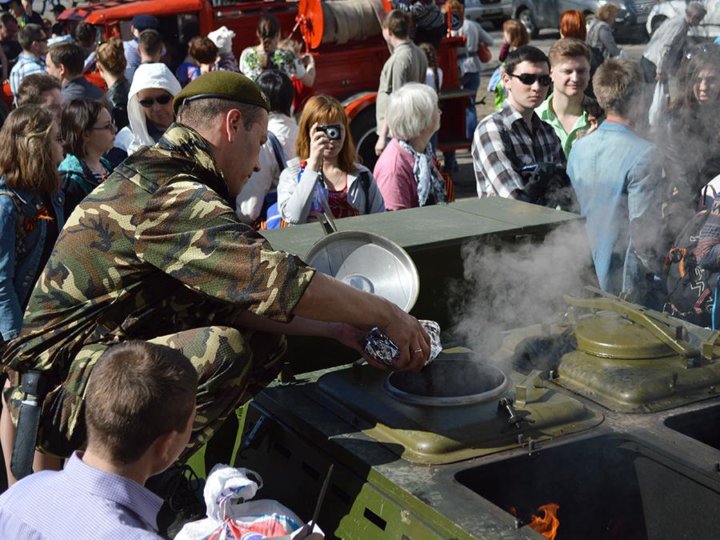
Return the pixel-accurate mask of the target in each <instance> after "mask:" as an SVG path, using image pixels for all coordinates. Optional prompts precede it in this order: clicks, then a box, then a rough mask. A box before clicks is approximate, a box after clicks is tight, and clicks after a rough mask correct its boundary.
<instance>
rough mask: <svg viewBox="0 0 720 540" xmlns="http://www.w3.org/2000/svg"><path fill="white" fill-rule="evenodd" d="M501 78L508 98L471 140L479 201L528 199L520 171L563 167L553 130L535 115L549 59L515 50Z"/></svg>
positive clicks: (543, 95)
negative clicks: (555, 166) (535, 167)
mask: <svg viewBox="0 0 720 540" xmlns="http://www.w3.org/2000/svg"><path fill="white" fill-rule="evenodd" d="M502 80H503V84H504V86H505V89H506V90H507V94H508V97H507V99H506V100H505V105H504V107H503V109H502V110H501V111H498V112H496V113H494V114H492V115H490V116H488V117H486V118H485V119H484V120H483V121H482V122H480V124H478V127H477V128H476V129H475V136H474V137H473V143H472V156H473V167H474V169H475V179H476V181H477V192H478V196H479V197H481V198H482V197H507V198H514V199H521V200H528V196H527V193H526V192H525V191H524V188H525V185H526V182H525V180H524V178H523V168H526V167H530V166H535V165H536V164H540V163H551V164H555V165H559V166H564V165H565V156H564V154H563V150H562V146H561V144H560V139H559V138H558V136H557V135H556V134H555V130H554V129H553V128H552V126H550V125H549V124H546V123H545V122H543V121H542V120H541V119H540V117H539V116H538V115H537V114H536V113H535V109H536V108H538V107H539V106H540V105H541V104H542V103H543V101H544V100H545V98H546V96H547V93H548V87H549V86H550V83H551V82H552V80H551V78H550V61H549V60H548V57H547V56H546V55H545V53H544V52H542V51H541V50H540V49H538V48H536V47H532V46H530V45H525V46H523V47H519V48H518V49H516V50H514V51H512V52H511V53H510V54H508V56H507V58H506V59H505V71H504V73H503V76H502Z"/></svg>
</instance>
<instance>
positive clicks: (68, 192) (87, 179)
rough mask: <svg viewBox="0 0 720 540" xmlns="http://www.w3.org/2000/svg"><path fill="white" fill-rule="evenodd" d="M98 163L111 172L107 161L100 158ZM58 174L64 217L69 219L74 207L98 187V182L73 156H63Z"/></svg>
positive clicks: (84, 164) (87, 168)
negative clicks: (63, 204)
mask: <svg viewBox="0 0 720 540" xmlns="http://www.w3.org/2000/svg"><path fill="white" fill-rule="evenodd" d="M100 163H101V164H102V166H103V167H104V168H105V170H106V171H108V172H110V171H112V165H110V162H109V161H108V160H107V159H105V158H104V157H101V158H100ZM58 172H59V173H60V185H61V186H62V190H63V193H65V216H67V217H70V214H72V211H73V210H75V207H76V206H77V205H78V204H80V201H82V200H83V199H84V198H85V197H86V196H87V195H88V194H89V193H90V192H91V191H92V190H93V189H95V188H96V187H98V185H99V182H98V181H97V179H96V178H95V176H94V175H93V173H92V171H91V170H90V168H89V167H88V166H87V164H86V163H85V162H84V161H83V160H82V159H80V158H79V157H77V156H75V155H73V154H65V159H63V160H62V163H60V165H58Z"/></svg>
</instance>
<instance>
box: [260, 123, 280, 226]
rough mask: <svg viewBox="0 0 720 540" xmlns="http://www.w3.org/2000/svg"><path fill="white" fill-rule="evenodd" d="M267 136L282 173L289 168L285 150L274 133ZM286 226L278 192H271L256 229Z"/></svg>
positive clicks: (268, 194) (269, 132)
mask: <svg viewBox="0 0 720 540" xmlns="http://www.w3.org/2000/svg"><path fill="white" fill-rule="evenodd" d="M267 135H268V140H269V141H270V146H272V150H273V154H274V155H275V161H277V164H278V167H279V168H280V172H282V171H284V170H285V168H286V167H287V157H286V156H285V150H283V147H282V145H281V144H280V141H279V140H278V138H277V137H276V136H275V134H274V133H273V132H271V131H268V134H267ZM286 226H287V224H283V220H282V219H281V218H280V212H279V210H278V207H277V191H271V192H269V193H267V194H266V195H265V200H264V201H263V207H262V210H261V211H260V215H259V216H258V219H257V220H256V222H255V228H256V229H259V230H262V231H266V230H269V229H270V230H272V229H280V228H281V227H286Z"/></svg>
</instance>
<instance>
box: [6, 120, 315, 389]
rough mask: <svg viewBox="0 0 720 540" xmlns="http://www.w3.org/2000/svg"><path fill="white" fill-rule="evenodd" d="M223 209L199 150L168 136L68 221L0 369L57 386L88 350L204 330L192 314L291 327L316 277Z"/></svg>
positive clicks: (210, 166)
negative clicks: (38, 374)
mask: <svg viewBox="0 0 720 540" xmlns="http://www.w3.org/2000/svg"><path fill="white" fill-rule="evenodd" d="M230 200H231V199H230V196H229V194H228V192H227V187H226V183H225V180H224V178H223V175H222V173H221V172H220V171H219V170H218V169H217V168H216V165H215V162H214V160H213V157H212V155H211V151H210V148H209V146H208V144H207V142H206V141H205V140H204V139H203V138H202V137H200V135H198V134H197V133H196V132H195V131H193V130H191V129H189V128H186V127H184V126H180V125H174V126H172V127H171V128H170V129H169V130H168V131H167V132H166V133H165V135H164V136H163V138H162V139H161V140H160V141H159V142H158V144H156V145H155V146H153V147H150V148H145V149H143V150H141V151H139V152H137V153H136V154H134V155H133V156H132V157H131V158H129V159H127V160H126V161H125V162H124V163H123V164H122V165H120V166H119V167H118V168H117V169H116V170H115V172H114V173H113V174H111V175H110V176H109V177H108V178H107V180H105V182H103V183H102V184H101V185H100V186H98V187H97V188H96V189H95V190H94V191H93V192H92V193H91V194H90V195H88V197H87V198H85V199H84V200H83V202H82V203H81V204H80V205H79V206H78V207H77V208H76V210H75V211H74V212H73V213H72V215H71V216H70V218H69V219H68V221H67V223H66V226H65V228H64V229H63V230H62V232H61V234H60V237H59V238H58V241H57V244H56V246H55V249H54V251H53V253H52V255H51V257H50V260H49V261H48V263H47V266H46V267H45V270H44V271H43V273H42V275H41V276H40V279H39V281H38V283H37V284H36V286H35V289H34V290H33V293H32V296H31V298H30V303H29V305H28V307H27V310H26V312H25V318H24V321H23V329H22V331H21V333H20V335H19V336H18V337H17V338H16V339H15V340H13V341H12V342H11V343H10V344H9V345H8V347H7V349H6V350H5V354H4V356H3V362H2V363H3V364H5V365H8V366H10V367H12V368H13V369H16V370H18V371H21V372H23V371H26V370H27V369H41V370H46V371H49V372H51V375H53V376H52V377H51V380H52V381H54V382H56V383H57V382H60V381H62V380H63V379H64V378H65V376H66V374H67V371H68V369H69V368H70V364H71V363H72V361H73V359H74V358H75V355H76V354H77V353H78V351H79V350H80V349H81V348H82V347H84V346H86V345H89V344H94V343H113V342H118V341H121V340H125V339H150V338H152V337H157V336H162V335H166V334H171V333H174V332H178V331H181V330H185V329H188V328H191V327H198V326H200V327H204V326H210V325H211V324H213V321H212V320H202V321H198V317H197V316H194V315H193V307H194V306H196V305H198V304H200V303H202V304H203V305H204V306H205V307H207V304H208V302H209V303H211V304H212V305H214V304H217V305H218V306H220V307H223V308H227V307H231V306H237V307H238V308H239V309H244V310H249V311H250V312H252V313H255V314H256V315H260V316H263V317H267V318H270V319H274V320H276V321H288V320H289V319H291V318H292V311H293V309H294V308H295V305H296V304H297V302H298V301H299V300H300V298H301V296H302V295H303V293H304V291H305V288H306V287H307V285H308V284H309V283H310V280H311V279H312V276H313V272H314V270H313V269H311V268H309V267H307V266H306V265H305V264H304V263H303V262H302V261H300V260H299V259H298V258H296V257H294V256H291V255H288V254H287V253H283V252H278V251H273V250H272V249H271V248H270V246H269V244H268V243H267V242H266V241H265V240H264V239H263V238H262V237H261V236H259V235H258V234H257V233H256V232H254V231H253V230H252V229H250V228H249V227H248V226H246V225H244V224H243V223H241V222H240V221H238V219H237V217H236V216H235V212H234V211H233V209H232V207H231V205H230V202H229V201H230ZM200 311H201V312H202V313H207V312H208V310H207V309H203V310H200ZM210 312H212V310H210ZM216 324H217V323H216Z"/></svg>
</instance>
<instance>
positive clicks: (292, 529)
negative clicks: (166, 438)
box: [175, 465, 322, 540]
mask: <svg viewBox="0 0 720 540" xmlns="http://www.w3.org/2000/svg"><path fill="white" fill-rule="evenodd" d="M262 485H263V484H262V478H260V475H259V474H257V473H256V472H253V471H251V470H249V469H236V468H234V467H229V466H228V465H216V466H215V467H213V469H212V470H211V471H210V474H209V475H208V479H207V481H206V482H205V490H204V492H203V496H204V498H205V504H206V506H207V516H208V517H207V518H205V519H201V520H199V521H193V522H191V523H186V524H185V525H184V526H183V528H182V529H181V530H180V532H179V533H178V535H177V536H176V537H175V540H235V539H238V540H239V539H240V538H241V537H243V535H245V534H247V533H249V532H254V533H256V534H258V535H260V536H253V538H277V537H286V536H289V537H293V536H295V535H296V534H298V533H300V530H301V529H302V526H303V525H304V523H303V522H302V520H300V518H299V517H298V516H297V515H295V513H294V512H293V511H292V510H290V509H289V508H286V507H284V506H283V505H282V504H280V503H279V502H277V501H273V500H270V499H261V500H257V501H250V500H249V499H252V498H253V497H254V496H255V493H257V491H258V490H259V489H260V488H262ZM312 532H317V533H320V534H322V530H321V529H320V528H319V527H317V525H315V526H314V528H313V531H312Z"/></svg>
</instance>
